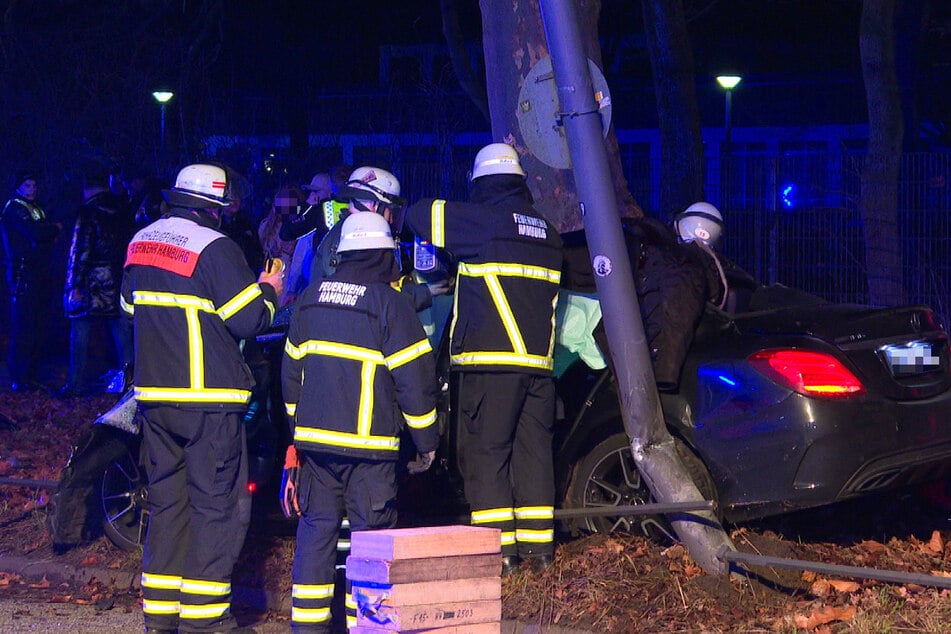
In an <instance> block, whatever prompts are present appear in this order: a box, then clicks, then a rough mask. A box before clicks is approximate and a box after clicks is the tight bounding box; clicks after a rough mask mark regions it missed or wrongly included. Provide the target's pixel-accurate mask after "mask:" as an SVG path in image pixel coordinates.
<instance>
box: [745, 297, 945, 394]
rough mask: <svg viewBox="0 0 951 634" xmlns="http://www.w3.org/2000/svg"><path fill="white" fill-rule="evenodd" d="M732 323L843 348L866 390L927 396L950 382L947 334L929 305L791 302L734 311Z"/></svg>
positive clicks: (750, 329)
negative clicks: (758, 309) (790, 304)
mask: <svg viewBox="0 0 951 634" xmlns="http://www.w3.org/2000/svg"><path fill="white" fill-rule="evenodd" d="M734 326H735V327H736V328H737V329H739V330H740V331H741V332H755V333H759V334H764V335H806V336H811V337H815V338H818V339H822V340H823V341H826V342H828V343H830V344H832V345H833V346H835V347H836V348H838V349H839V350H840V351H841V353H842V354H843V356H844V358H845V359H846V360H847V361H848V362H849V363H850V365H851V366H852V368H853V369H854V370H855V372H856V375H857V376H858V377H859V378H860V379H861V380H862V382H863V383H864V384H865V385H866V387H867V388H869V389H870V390H873V391H875V392H878V393H879V394H881V395H883V396H885V397H888V398H891V399H896V400H916V399H924V398H929V397H931V396H934V395H936V394H940V393H942V392H944V391H945V390H947V389H948V387H949V386H951V378H949V374H948V361H949V354H948V336H947V334H946V333H945V331H944V330H943V328H942V327H941V325H940V324H939V323H938V321H937V319H936V318H935V316H934V313H933V312H932V311H931V309H929V308H928V307H927V306H900V307H895V308H871V307H868V306H862V305H855V304H814V305H809V306H793V307H788V308H780V309H774V310H769V311H761V312H758V313H749V314H746V315H738V316H737V317H736V319H735V320H734Z"/></svg>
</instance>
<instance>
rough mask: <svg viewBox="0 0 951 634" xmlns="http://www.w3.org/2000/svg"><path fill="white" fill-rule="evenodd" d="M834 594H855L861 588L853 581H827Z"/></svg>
mask: <svg viewBox="0 0 951 634" xmlns="http://www.w3.org/2000/svg"><path fill="white" fill-rule="evenodd" d="M829 585H830V586H832V587H833V588H835V591H836V592H855V591H856V590H858V589H859V588H860V587H861V586H860V585H859V584H857V583H856V582H854V581H829Z"/></svg>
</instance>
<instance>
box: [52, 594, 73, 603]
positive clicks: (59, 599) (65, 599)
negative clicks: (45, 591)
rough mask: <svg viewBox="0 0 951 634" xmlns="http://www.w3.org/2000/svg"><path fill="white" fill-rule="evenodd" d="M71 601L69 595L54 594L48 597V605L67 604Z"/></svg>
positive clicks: (71, 596)
mask: <svg viewBox="0 0 951 634" xmlns="http://www.w3.org/2000/svg"><path fill="white" fill-rule="evenodd" d="M72 599H73V595H71V594H54V595H53V596H51V597H50V601H49V602H50V603H69V602H70V601H71V600H72Z"/></svg>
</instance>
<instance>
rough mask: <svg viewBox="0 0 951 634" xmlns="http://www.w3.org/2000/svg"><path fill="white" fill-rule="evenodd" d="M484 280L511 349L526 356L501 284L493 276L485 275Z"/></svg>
mask: <svg viewBox="0 0 951 634" xmlns="http://www.w3.org/2000/svg"><path fill="white" fill-rule="evenodd" d="M484 279H485V285H486V288H488V289H489V297H491V298H492V303H494V304H495V310H496V312H497V313H498V314H499V317H501V318H502V326H503V327H504V328H505V334H506V335H508V338H509V343H510V344H511V345H512V349H513V350H515V353H516V354H521V355H524V354H527V353H528V350H527V349H526V348H525V340H524V339H522V331H521V330H519V328H518V323H516V321H515V314H514V313H513V312H512V307H511V306H509V300H508V298H506V296H505V291H504V290H503V289H502V283H501V282H499V278H498V277H497V276H495V275H486V276H485V277H484Z"/></svg>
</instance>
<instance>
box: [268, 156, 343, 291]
mask: <svg viewBox="0 0 951 634" xmlns="http://www.w3.org/2000/svg"><path fill="white" fill-rule="evenodd" d="M303 189H304V191H306V192H308V194H307V200H305V201H304V204H305V207H304V210H303V211H302V212H301V214H300V217H299V218H298V219H297V221H296V222H285V223H284V224H283V225H282V226H281V233H280V235H281V239H283V240H296V241H297V242H296V245H295V247H294V255H293V257H292V258H291V262H290V266H289V268H288V271H287V284H286V287H287V292H286V293H285V303H287V304H290V303H292V302H293V301H294V299H295V298H296V297H297V296H298V295H299V294H300V293H301V292H303V290H304V288H305V287H306V286H307V284H308V283H310V268H311V263H312V262H313V259H314V243H315V242H317V243H318V244H319V241H320V239H321V238H323V236H324V235H326V233H327V231H328V229H327V225H326V223H325V222H324V210H323V203H324V202H325V201H328V200H330V198H331V196H333V193H334V192H333V183H332V182H331V180H330V174H327V173H320V174H314V177H313V178H312V179H311V180H310V184H308V185H304V186H303Z"/></svg>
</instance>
